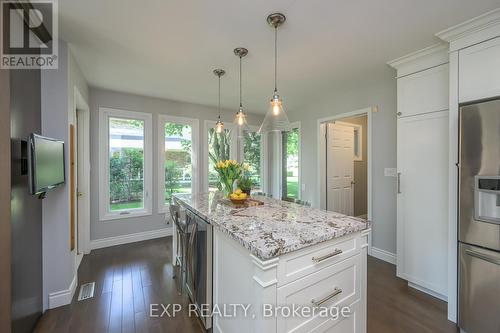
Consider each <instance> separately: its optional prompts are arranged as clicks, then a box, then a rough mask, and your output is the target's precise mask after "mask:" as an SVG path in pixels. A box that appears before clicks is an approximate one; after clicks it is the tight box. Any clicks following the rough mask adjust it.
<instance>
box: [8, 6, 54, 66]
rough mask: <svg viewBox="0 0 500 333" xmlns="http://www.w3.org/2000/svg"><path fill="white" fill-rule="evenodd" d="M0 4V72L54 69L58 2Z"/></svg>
mask: <svg viewBox="0 0 500 333" xmlns="http://www.w3.org/2000/svg"><path fill="white" fill-rule="evenodd" d="M0 4H1V6H0V15H1V18H2V20H1V21H2V26H1V27H0V28H1V34H0V35H1V54H0V56H1V61H0V68H10V69H35V68H42V69H53V68H57V65H58V61H57V60H58V57H57V54H58V16H57V0H31V1H9V0H0Z"/></svg>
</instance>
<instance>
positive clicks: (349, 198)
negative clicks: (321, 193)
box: [326, 123, 354, 215]
mask: <svg viewBox="0 0 500 333" xmlns="http://www.w3.org/2000/svg"><path fill="white" fill-rule="evenodd" d="M326 155H327V156H326V188H327V193H326V196H327V197H326V209H327V210H331V211H334V212H337V213H342V214H346V215H352V214H353V213H354V202H353V201H354V188H353V184H354V183H353V176H354V127H352V126H347V125H342V124H339V123H329V124H328V129H327V135H326Z"/></svg>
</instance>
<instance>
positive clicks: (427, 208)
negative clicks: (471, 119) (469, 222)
mask: <svg viewBox="0 0 500 333" xmlns="http://www.w3.org/2000/svg"><path fill="white" fill-rule="evenodd" d="M448 59H449V58H448V52H447V46H445V45H437V46H433V47H430V48H427V49H424V50H421V51H418V52H415V53H412V54H410V55H408V56H405V57H402V58H399V59H396V60H394V61H392V62H390V63H389V65H391V66H393V67H394V68H396V69H397V73H398V74H397V96H398V102H397V105H398V110H397V115H396V116H397V169H398V180H397V193H398V194H397V275H398V276H399V277H401V278H403V279H405V280H407V281H408V284H409V286H411V287H413V288H416V289H419V290H422V291H424V292H427V293H429V294H431V295H433V296H436V297H439V298H441V299H444V300H446V299H447V294H448V287H447V278H448V274H447V273H448V271H447V269H448V264H447V263H448V252H447V249H448V152H449V145H448V138H449V135H448V127H449V120H448V105H449V99H448V96H449V84H448V80H449V67H448Z"/></svg>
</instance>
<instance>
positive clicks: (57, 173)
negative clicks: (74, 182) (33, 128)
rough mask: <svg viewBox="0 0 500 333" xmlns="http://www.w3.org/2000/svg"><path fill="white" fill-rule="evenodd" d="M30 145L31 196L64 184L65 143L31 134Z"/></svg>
mask: <svg viewBox="0 0 500 333" xmlns="http://www.w3.org/2000/svg"><path fill="white" fill-rule="evenodd" d="M28 144H29V153H28V159H29V161H28V164H29V166H30V168H29V169H30V187H31V194H43V193H45V192H47V191H48V190H50V189H53V188H55V187H57V186H60V185H62V184H64V182H65V170H64V141H61V140H58V139H52V138H47V137H44V136H41V135H38V134H31V135H30V137H29V140H28Z"/></svg>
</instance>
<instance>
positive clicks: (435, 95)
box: [397, 64, 449, 117]
mask: <svg viewBox="0 0 500 333" xmlns="http://www.w3.org/2000/svg"><path fill="white" fill-rule="evenodd" d="M448 72H449V70H448V64H442V65H439V66H436V67H433V68H429V69H426V70H423V71H420V72H417V73H414V74H411V75H407V76H403V77H401V78H399V79H398V83H397V86H398V115H399V116H400V117H408V116H414V115H417V114H422V113H429V112H435V111H443V110H447V109H448V90H449V88H448Z"/></svg>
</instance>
